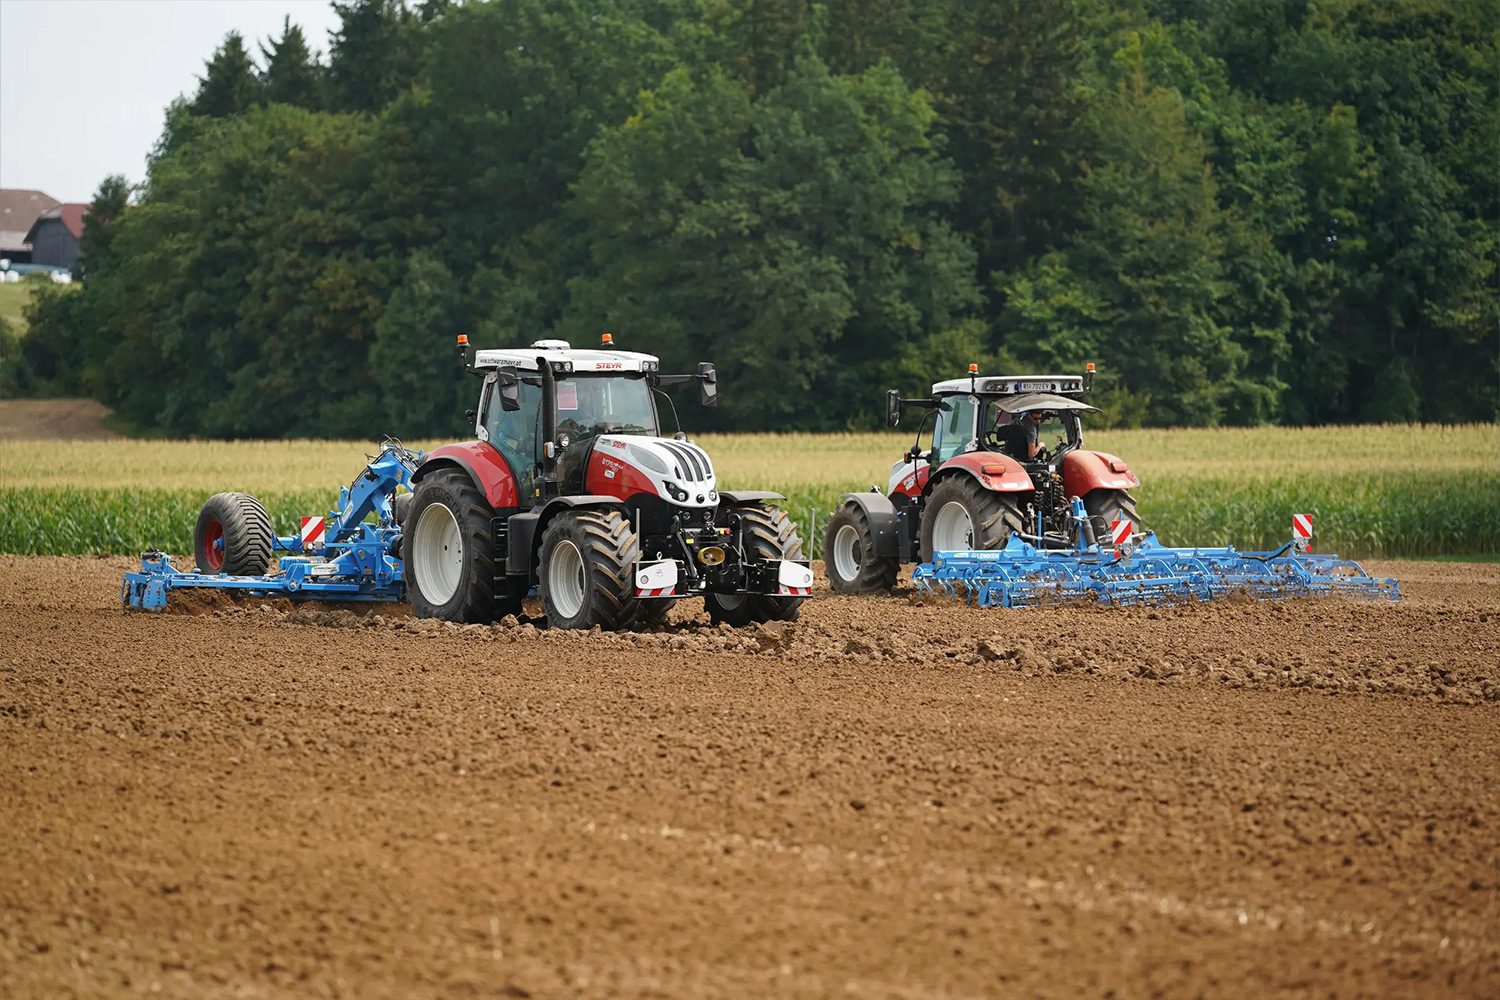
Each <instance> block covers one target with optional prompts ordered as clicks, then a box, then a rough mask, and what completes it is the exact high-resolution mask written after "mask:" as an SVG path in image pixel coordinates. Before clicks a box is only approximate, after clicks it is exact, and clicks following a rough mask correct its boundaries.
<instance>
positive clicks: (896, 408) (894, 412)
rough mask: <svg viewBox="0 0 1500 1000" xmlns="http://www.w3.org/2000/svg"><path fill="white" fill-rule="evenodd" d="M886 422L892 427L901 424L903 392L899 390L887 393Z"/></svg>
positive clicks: (891, 390)
mask: <svg viewBox="0 0 1500 1000" xmlns="http://www.w3.org/2000/svg"><path fill="white" fill-rule="evenodd" d="M885 422H886V423H887V424H889V425H890V426H892V427H895V426H896V425H897V424H899V423H900V422H901V391H900V390H899V389H887V390H886V391H885Z"/></svg>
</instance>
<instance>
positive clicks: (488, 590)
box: [401, 469, 521, 624]
mask: <svg viewBox="0 0 1500 1000" xmlns="http://www.w3.org/2000/svg"><path fill="white" fill-rule="evenodd" d="M494 516H495V512H494V510H492V509H491V507H490V505H489V502H488V501H486V500H485V498H484V494H483V493H481V492H479V489H478V487H476V486H475V485H474V481H473V480H472V479H470V478H469V475H468V473H466V472H464V471H463V470H461V469H438V470H436V471H434V472H432V473H430V474H428V475H427V476H426V477H424V478H423V479H422V481H421V482H419V483H418V484H417V491H416V493H415V494H413V497H412V502H411V508H410V510H409V511H408V513H407V514H406V523H405V527H404V530H403V533H402V536H401V558H402V560H403V561H404V567H403V568H404V570H405V574H406V592H407V596H408V597H409V598H410V599H411V607H412V610H413V611H415V612H416V613H417V617H419V618H442V619H444V620H446V621H450V622H465V623H468V624H483V623H485V622H491V621H494V620H495V619H496V618H498V617H500V616H501V615H507V614H516V613H518V612H519V611H520V608H521V605H520V602H519V601H502V600H497V597H498V596H499V595H497V594H496V593H495V552H494V544H493V538H492V534H491V524H490V522H491V519H492V518H493V517H494ZM511 604H514V607H511V606H509V605H511Z"/></svg>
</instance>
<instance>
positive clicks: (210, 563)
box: [193, 493, 275, 576]
mask: <svg viewBox="0 0 1500 1000" xmlns="http://www.w3.org/2000/svg"><path fill="white" fill-rule="evenodd" d="M274 537H275V536H274V535H273V534H272V532H271V518H270V515H268V514H267V513H266V509H265V508H264V507H262V506H261V504H260V501H259V500H257V499H255V498H254V497H253V496H251V495H250V494H248V493H215V494H214V495H213V496H211V497H209V498H208V499H207V500H205V501H204V503H203V508H202V509H201V510H200V511H198V523H197V525H196V526H195V527H194V528H193V554H194V555H195V556H197V559H198V571H199V572H200V573H228V574H229V575H230V576H259V575H260V574H261V573H264V572H265V571H266V566H267V565H268V564H269V563H270V561H271V541H272V539H273V538H274Z"/></svg>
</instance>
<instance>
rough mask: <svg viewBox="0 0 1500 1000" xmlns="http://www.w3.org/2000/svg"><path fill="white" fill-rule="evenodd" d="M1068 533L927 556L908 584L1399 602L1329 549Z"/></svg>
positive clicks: (969, 592)
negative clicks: (1108, 539) (1062, 537)
mask: <svg viewBox="0 0 1500 1000" xmlns="http://www.w3.org/2000/svg"><path fill="white" fill-rule="evenodd" d="M1073 503H1074V506H1075V511H1074V513H1075V520H1076V521H1077V522H1078V523H1079V524H1080V526H1081V525H1083V524H1085V523H1086V515H1085V514H1084V513H1083V510H1082V504H1081V502H1079V501H1078V500H1074V501H1073ZM1078 535H1079V537H1080V541H1079V542H1078V543H1077V544H1076V545H1075V546H1074V547H1073V548H1069V549H1049V548H1040V547H1037V546H1035V545H1032V544H1030V543H1029V542H1027V541H1025V540H1024V539H1023V538H1021V537H1019V536H1016V535H1012V536H1011V538H1010V541H1009V542H1007V543H1006V545H1005V546H1004V547H1003V548H999V549H990V550H983V551H959V552H936V553H934V554H933V557H932V561H931V562H927V563H922V564H921V565H919V566H917V567H916V569H915V570H913V571H912V582H913V583H915V584H916V585H917V587H918V588H919V589H920V590H922V591H924V592H926V593H929V594H938V595H942V596H945V597H949V598H954V599H962V600H964V601H966V602H967V603H970V604H976V605H979V606H981V607H1002V608H1016V607H1031V606H1035V605H1038V604H1051V603H1060V602H1067V601H1096V602H1098V603H1100V604H1112V605H1127V604H1166V603H1173V602H1178V601H1188V600H1199V601H1208V600H1214V599H1216V598H1220V597H1224V596H1227V595H1231V594H1245V595H1248V596H1250V597H1255V598H1260V599H1266V600H1269V599H1278V598H1290V597H1334V596H1339V597H1355V598H1369V599H1376V600H1390V601H1399V600H1400V599H1401V593H1400V588H1399V587H1398V585H1397V583H1396V581H1395V580H1394V579H1391V578H1388V577H1386V578H1380V577H1372V576H1371V575H1370V574H1368V573H1367V572H1365V570H1364V567H1362V566H1360V564H1359V563H1357V562H1354V561H1352V560H1349V559H1340V558H1339V557H1338V556H1336V555H1328V554H1322V553H1319V554H1313V553H1308V552H1304V551H1301V549H1300V547H1299V546H1298V544H1297V543H1296V542H1295V541H1293V542H1288V543H1287V544H1286V545H1284V546H1282V547H1281V548H1280V549H1277V550H1275V551H1273V552H1241V551H1239V550H1238V549H1235V548H1233V547H1232V546H1224V547H1218V548H1190V549H1189V548H1180V549H1179V548H1169V547H1167V546H1165V545H1162V544H1161V543H1160V542H1158V541H1157V540H1156V536H1155V535H1154V534H1147V535H1145V536H1144V538H1142V540H1141V541H1140V543H1139V544H1135V545H1128V546H1124V547H1121V548H1119V549H1113V548H1108V547H1106V546H1104V545H1102V544H1099V543H1090V542H1087V541H1084V540H1083V539H1085V538H1086V537H1087V534H1086V532H1084V531H1082V530H1080V531H1079V532H1078Z"/></svg>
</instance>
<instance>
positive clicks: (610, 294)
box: [564, 58, 978, 427]
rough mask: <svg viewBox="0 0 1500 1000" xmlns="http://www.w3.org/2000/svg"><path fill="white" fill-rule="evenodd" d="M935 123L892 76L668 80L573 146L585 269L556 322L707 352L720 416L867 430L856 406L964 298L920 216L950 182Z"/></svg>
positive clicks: (692, 353) (942, 248)
mask: <svg viewBox="0 0 1500 1000" xmlns="http://www.w3.org/2000/svg"><path fill="white" fill-rule="evenodd" d="M933 125H934V115H933V112H932V109H931V107H930V105H929V104H928V103H927V101H926V100H925V99H924V98H923V97H922V96H921V95H919V94H914V93H912V92H911V91H910V90H909V89H907V88H906V86H905V85H904V84H903V83H902V81H901V78H900V76H899V75H898V74H896V73H895V72H894V71H893V70H890V69H875V70H871V71H868V72H866V73H864V74H860V75H858V76H854V77H834V76H831V75H830V74H829V73H828V72H827V70H826V68H825V67H824V66H823V64H822V63H821V62H820V61H818V60H816V59H812V58H809V59H803V60H800V61H798V62H797V63H796V64H795V65H794V66H793V68H792V70H791V72H790V74H789V75H788V77H787V79H786V82H785V83H783V84H782V85H781V86H779V87H777V88H774V89H772V90H771V91H768V92H766V93H765V94H763V95H759V96H755V95H753V93H752V90H751V88H750V87H749V85H748V84H747V83H745V82H743V81H741V80H739V79H737V78H735V77H732V76H729V75H727V74H725V73H722V72H710V73H708V74H707V75H705V76H704V77H703V78H701V79H695V78H694V77H692V76H691V75H690V74H688V73H687V72H685V71H682V70H678V71H674V72H672V73H670V74H668V75H667V77H666V78H665V79H664V80H663V82H662V84H661V86H660V87H658V88H656V89H654V90H652V91H648V92H647V93H645V94H643V95H642V97H641V101H640V103H639V105H638V107H637V110H636V113H635V114H634V115H632V116H631V117H629V118H628V119H626V121H625V122H624V123H623V124H622V125H620V126H619V127H617V128H615V129H611V130H607V131H606V132H604V133H603V134H602V135H601V136H600V138H599V140H598V141H597V142H596V143H595V144H594V145H593V146H592V147H591V148H590V150H589V156H588V164H587V167H586V168H585V171H584V174H583V176H582V177H581V178H580V180H579V182H578V185H577V193H578V198H577V202H576V204H575V205H574V209H573V211H574V213H575V214H576V216H577V217H578V218H579V219H580V220H581V221H582V222H583V223H584V225H585V227H586V231H587V233H588V234H589V237H588V240H589V250H590V266H589V268H588V269H587V271H586V272H585V274H583V275H581V276H579V277H578V278H576V279H574V281H573V282H572V283H571V292H572V298H571V307H570V310H569V317H568V320H567V321H565V324H564V328H565V329H566V328H571V329H577V328H580V327H581V328H585V329H587V328H588V327H590V326H594V327H595V328H604V327H608V328H609V329H612V330H617V331H624V332H626V334H627V335H638V336H647V335H649V337H650V338H651V339H650V340H649V341H648V344H649V345H650V346H652V347H654V348H656V349H658V350H659V351H660V353H661V354H662V355H663V356H664V357H665V358H666V359H667V360H668V361H669V362H671V363H674V364H675V365H677V366H682V365H686V364H689V363H691V362H692V361H695V360H698V359H700V358H712V359H714V360H715V361H716V362H717V363H718V364H719V367H720V371H721V377H722V379H723V381H724V383H725V388H724V404H723V406H722V408H721V414H722V415H721V416H720V417H719V419H721V420H723V421H724V422H726V423H738V424H740V425H749V426H786V425H787V424H788V422H791V421H795V422H796V423H798V424H799V425H801V426H824V427H828V426H839V425H842V424H844V423H845V422H846V421H850V420H855V421H858V422H866V423H868V422H872V421H873V420H874V419H876V415H875V414H873V413H872V411H873V410H874V409H875V407H872V406H868V405H860V404H859V403H858V402H854V401H855V400H859V399H860V396H864V397H865V398H873V396H874V395H875V393H874V392H873V390H872V389H871V388H870V386H871V384H872V383H873V382H874V379H875V378H876V377H878V376H880V375H882V374H884V372H885V371H887V370H888V368H889V366H890V365H891V363H892V362H893V361H894V360H895V359H896V358H898V357H900V356H902V355H903V354H904V353H905V352H906V350H907V349H908V347H909V346H910V345H912V344H915V343H920V342H921V341H923V340H924V339H925V338H927V337H930V336H932V335H934V334H938V333H941V332H943V331H945V330H947V329H949V328H950V327H952V326H953V325H955V324H956V323H958V322H960V321H961V320H962V318H963V316H964V314H965V313H966V312H967V311H968V310H971V309H972V308H973V307H974V306H975V305H976V304H977V300H978V294H977V289H976V286H975V284H974V277H973V269H974V260H973V254H972V252H971V251H970V250H969V249H968V247H967V246H966V245H965V244H964V243H963V242H962V240H960V239H959V238H957V237H956V236H955V235H954V234H953V232H952V231H951V230H950V229H949V228H948V227H947V226H946V225H945V224H943V223H942V222H941V221H940V220H939V219H938V218H937V214H936V209H937V208H938V207H939V206H941V205H944V204H947V203H949V202H951V200H952V198H953V197H954V194H955V190H956V177H955V175H954V174H953V172H952V169H951V167H950V166H949V165H948V164H947V163H945V162H944V161H943V160H942V159H941V158H940V156H939V155H938V151H937V148H936V145H935V143H934V141H933V136H932V129H933ZM570 324H571V326H570ZM851 392H852V393H857V394H859V395H854V396H850V395H849V393H851ZM851 403H853V405H851ZM866 414H869V416H866ZM860 418H864V419H863V420H860Z"/></svg>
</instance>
